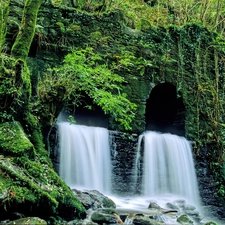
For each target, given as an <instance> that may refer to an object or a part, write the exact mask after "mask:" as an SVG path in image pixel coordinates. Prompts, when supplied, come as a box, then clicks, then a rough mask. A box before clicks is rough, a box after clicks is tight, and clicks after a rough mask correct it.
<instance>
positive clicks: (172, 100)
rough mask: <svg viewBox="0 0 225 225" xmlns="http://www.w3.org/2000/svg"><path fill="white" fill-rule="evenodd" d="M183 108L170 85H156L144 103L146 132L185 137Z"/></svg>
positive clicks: (180, 100) (174, 88) (181, 102)
mask: <svg viewBox="0 0 225 225" xmlns="http://www.w3.org/2000/svg"><path fill="white" fill-rule="evenodd" d="M184 119H185V108H184V104H183V100H182V98H181V97H180V98H177V90H176V87H175V86H174V85H173V84H171V83H167V82H165V83H161V84H158V85H156V86H155V87H154V88H153V89H152V91H151V93H150V96H149V98H148V99H147V101H146V114H145V121H146V130H154V131H159V132H163V133H166V132H169V133H173V134H177V135H182V136H184V135H185V129H184Z"/></svg>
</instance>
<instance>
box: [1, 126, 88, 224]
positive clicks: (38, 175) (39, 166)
mask: <svg viewBox="0 0 225 225" xmlns="http://www.w3.org/2000/svg"><path fill="white" fill-rule="evenodd" d="M0 134H1V135H0V138H1V139H0V150H1V151H0V153H1V155H0V220H1V219H10V215H11V214H12V213H13V212H18V213H22V214H24V215H25V216H39V217H41V218H43V219H48V218H50V217H55V216H59V217H62V218H64V219H68V220H70V219H74V218H76V217H77V218H82V217H84V216H85V209H84V207H83V206H82V204H81V203H80V202H79V200H77V198H76V197H75V195H74V194H73V192H72V191H71V190H70V188H69V187H68V186H67V185H66V184H65V183H64V182H63V181H62V180H61V178H60V177H59V176H58V175H57V174H56V172H55V171H54V170H53V168H52V167H51V164H48V163H47V160H43V159H41V158H40V157H39V156H38V155H37V154H36V151H35V149H34V146H33V144H32V143H31V142H30V141H29V139H28V138H27V136H26V134H25V133H24V131H23V129H22V127H21V125H20V124H19V122H12V123H4V124H1V125H0ZM43 157H45V156H43Z"/></svg>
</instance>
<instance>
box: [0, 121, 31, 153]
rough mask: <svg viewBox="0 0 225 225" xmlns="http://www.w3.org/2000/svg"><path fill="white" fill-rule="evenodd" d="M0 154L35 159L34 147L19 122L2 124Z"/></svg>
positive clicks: (0, 127) (0, 125)
mask: <svg viewBox="0 0 225 225" xmlns="http://www.w3.org/2000/svg"><path fill="white" fill-rule="evenodd" d="M0 153H2V154H4V155H9V156H17V157H20V156H23V155H27V156H28V157H34V146H33V144H32V143H31V142H30V140H29V139H28V138H27V136H26V134H25V133H24V131H23V129H22V127H21V125H20V123H19V122H16V121H15V122H7V123H3V124H0Z"/></svg>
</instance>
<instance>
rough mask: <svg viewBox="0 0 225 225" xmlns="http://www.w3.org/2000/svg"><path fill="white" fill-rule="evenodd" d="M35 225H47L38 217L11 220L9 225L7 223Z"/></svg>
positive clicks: (12, 224)
mask: <svg viewBox="0 0 225 225" xmlns="http://www.w3.org/2000/svg"><path fill="white" fill-rule="evenodd" d="M21 224H24V225H26V224H27V225H36V224H40V225H47V222H46V221H45V220H42V219H40V218H38V217H27V218H21V219H18V220H13V221H11V222H9V223H7V225H21Z"/></svg>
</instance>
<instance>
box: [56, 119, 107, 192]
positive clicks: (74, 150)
mask: <svg viewBox="0 0 225 225" xmlns="http://www.w3.org/2000/svg"><path fill="white" fill-rule="evenodd" d="M58 130H59V148H60V168H59V174H60V176H61V178H62V179H63V180H64V181H65V182H66V183H67V184H68V185H69V186H70V187H71V188H76V189H81V190H83V189H89V190H98V191H100V192H102V193H105V194H106V193H109V191H110V189H111V181H110V180H111V166H110V165H111V163H110V149H109V140H108V138H109V134H108V130H107V129H105V128H101V127H89V126H83V125H74V124H70V123H68V122H60V123H58Z"/></svg>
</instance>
